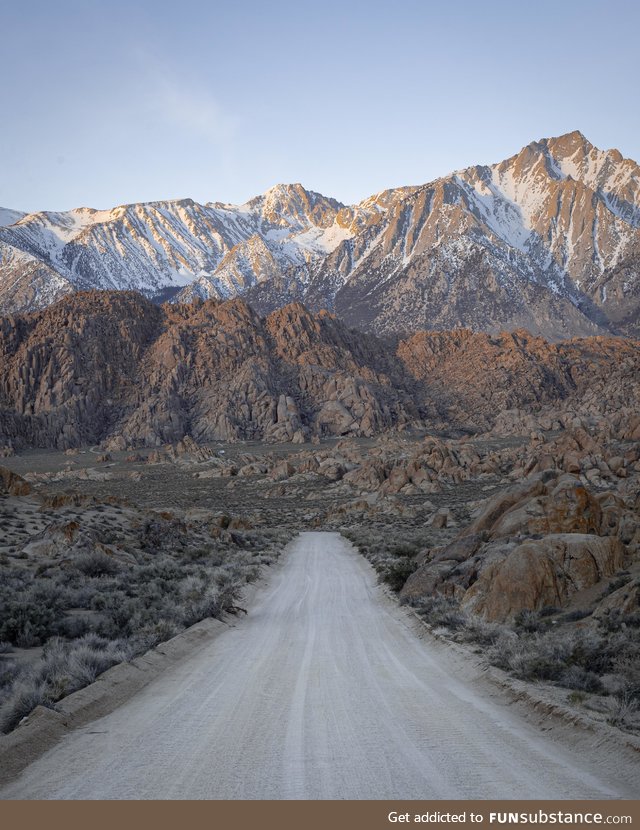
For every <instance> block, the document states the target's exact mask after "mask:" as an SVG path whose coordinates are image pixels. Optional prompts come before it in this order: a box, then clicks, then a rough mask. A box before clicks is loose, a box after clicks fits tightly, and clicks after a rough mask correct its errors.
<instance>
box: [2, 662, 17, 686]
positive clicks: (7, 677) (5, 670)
mask: <svg viewBox="0 0 640 830" xmlns="http://www.w3.org/2000/svg"><path fill="white" fill-rule="evenodd" d="M18 673H19V668H18V664H17V663H16V661H15V660H2V661H0V689H5V688H6V687H7V686H10V685H11V684H12V683H13V682H14V680H15V679H16V677H17V675H18Z"/></svg>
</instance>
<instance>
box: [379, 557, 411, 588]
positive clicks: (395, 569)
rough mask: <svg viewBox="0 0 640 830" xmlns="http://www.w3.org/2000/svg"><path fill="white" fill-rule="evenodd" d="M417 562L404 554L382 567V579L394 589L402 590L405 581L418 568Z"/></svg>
mask: <svg viewBox="0 0 640 830" xmlns="http://www.w3.org/2000/svg"><path fill="white" fill-rule="evenodd" d="M417 567H418V566H417V564H416V563H415V562H414V561H413V560H412V559H409V558H408V557H406V556H404V557H402V558H401V559H398V560H397V561H395V562H391V563H390V564H388V565H383V566H382V567H381V569H380V579H381V580H382V581H383V582H385V583H386V584H387V585H388V586H389V587H390V588H391V590H392V591H396V592H398V591H401V590H402V588H403V586H404V584H405V582H406V581H407V579H409V577H410V576H411V574H412V573H414V571H415V570H416V569H417Z"/></svg>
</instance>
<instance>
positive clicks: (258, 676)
mask: <svg viewBox="0 0 640 830" xmlns="http://www.w3.org/2000/svg"><path fill="white" fill-rule="evenodd" d="M474 675H477V669H474V668H471V667H469V666H467V665H465V664H464V662H463V661H462V660H461V658H460V657H459V656H454V655H450V654H449V653H448V652H447V650H446V649H444V648H438V647H434V646H433V645H430V644H429V643H428V642H427V641H423V640H420V639H419V638H418V636H416V633H415V632H414V630H413V628H412V625H411V624H410V622H409V621H408V617H407V616H406V614H405V613H404V612H403V611H402V610H400V609H398V608H396V607H395V605H394V604H393V603H392V602H391V601H390V600H388V599H387V598H386V597H385V596H384V595H383V594H382V592H381V591H380V589H379V588H378V587H377V586H376V580H375V574H374V573H373V571H372V570H371V568H370V566H369V565H368V564H367V563H366V562H365V560H364V559H363V558H362V557H360V556H359V555H358V554H357V552H355V551H354V550H353V549H352V548H351V547H350V545H349V543H348V542H346V541H345V540H344V539H343V538H342V537H340V536H339V535H338V534H334V533H304V534H302V535H301V536H300V537H299V538H298V540H297V541H296V542H295V543H294V545H293V546H292V549H291V551H290V552H289V553H288V554H287V555H286V558H285V560H284V562H282V563H281V564H280V565H279V566H277V570H276V572H275V573H274V574H273V575H272V577H271V579H270V580H269V582H268V583H267V584H266V585H265V586H264V587H263V588H261V589H260V591H259V592H258V594H257V596H256V598H255V601H254V602H253V604H252V607H251V610H250V613H249V615H248V616H247V617H246V618H242V619H240V620H238V621H234V623H233V627H232V628H230V629H229V630H228V631H225V632H224V633H223V634H221V635H220V636H219V637H218V638H217V639H216V640H215V641H214V642H212V643H211V644H210V645H208V646H207V647H206V648H204V649H203V650H201V651H199V652H198V653H196V654H194V655H193V656H192V657H190V658H189V659H187V660H186V661H185V662H183V663H182V664H181V665H180V666H179V667H177V668H175V669H172V670H170V671H168V672H166V673H165V674H163V675H162V676H161V677H159V678H158V679H157V680H155V681H153V682H152V683H151V684H150V685H149V686H147V687H146V688H145V689H143V691H142V692H140V693H138V694H137V695H136V696H135V697H134V698H132V699H131V700H130V701H129V702H128V703H127V704H125V705H124V706H121V707H120V708H119V709H117V710H116V711H114V712H113V713H112V714H110V715H108V716H106V717H104V718H102V719H100V720H98V721H94V722H93V723H91V724H90V725H89V726H87V727H85V728H83V729H80V730H77V731H76V732H74V733H72V734H70V735H69V736H67V737H66V738H65V739H64V741H63V742H62V743H61V744H59V745H58V746H57V747H55V748H54V749H53V750H51V751H50V752H48V753H47V754H46V755H44V756H43V757H42V758H41V759H40V760H39V761H37V762H36V763H34V764H32V765H31V766H30V767H29V768H28V769H27V770H26V771H25V773H24V774H23V775H22V777H21V778H19V779H17V780H16V781H14V782H13V783H12V784H10V785H9V786H7V787H6V788H5V789H4V790H3V791H2V792H1V793H0V795H1V796H2V797H3V798H90V799H93V798H96V799H100V798H164V799H166V798H189V799H190V798H231V799H245V798H265V799H294V798H310V799H314V798H332V799H340V798H355V799H374V798H377V799H380V798H384V799H387V798H388V799H392V798H393V799H410V798H411V799H434V798H595V797H629V798H632V797H637V795H638V786H637V784H638V766H637V765H636V767H635V772H634V770H633V769H629V766H628V764H626V765H625V763H624V762H623V761H622V759H618V760H616V759H615V758H612V757H610V756H611V754H612V753H611V752H610V750H609V751H607V750H606V749H605V748H604V747H600V748H598V747H596V746H590V747H588V748H587V749H586V750H585V747H584V738H581V739H580V740H581V741H582V744H581V746H580V751H579V752H578V751H576V745H575V744H574V745H573V746H572V745H571V743H570V736H569V738H568V739H567V738H566V736H564V735H562V736H560V737H562V742H558V737H556V738H555V739H554V738H551V737H549V736H548V735H545V734H544V733H542V732H540V731H538V730H537V729H536V728H535V727H533V726H530V725H528V724H527V723H526V722H525V721H523V720H522V718H521V716H520V715H519V714H518V713H517V712H514V711H513V709H512V708H510V707H509V705H508V704H507V702H506V701H505V700H503V699H501V698H500V696H499V695H498V694H497V693H494V694H491V693H490V691H488V689H487V687H485V686H484V685H483V684H482V682H480V681H478V680H477V679H474ZM616 765H617V766H616ZM634 782H635V785H634Z"/></svg>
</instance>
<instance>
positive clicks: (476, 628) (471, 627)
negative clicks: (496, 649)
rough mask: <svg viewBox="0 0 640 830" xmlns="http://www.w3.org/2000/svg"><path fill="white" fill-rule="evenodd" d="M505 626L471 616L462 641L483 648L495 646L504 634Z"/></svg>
mask: <svg viewBox="0 0 640 830" xmlns="http://www.w3.org/2000/svg"><path fill="white" fill-rule="evenodd" d="M504 631H505V629H504V626H502V625H500V624H499V623H491V622H487V621H486V620H483V619H482V618H480V617H476V616H473V615H471V616H469V617H468V618H467V623H466V626H465V628H464V631H463V636H462V639H463V640H465V641H466V642H470V643H478V645H481V646H492V645H495V644H496V643H497V642H498V640H499V639H500V637H502V636H503V634H504Z"/></svg>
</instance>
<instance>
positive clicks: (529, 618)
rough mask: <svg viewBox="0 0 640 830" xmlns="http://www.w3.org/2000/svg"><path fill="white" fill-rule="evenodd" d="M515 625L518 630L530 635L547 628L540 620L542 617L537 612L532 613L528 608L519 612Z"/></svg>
mask: <svg viewBox="0 0 640 830" xmlns="http://www.w3.org/2000/svg"><path fill="white" fill-rule="evenodd" d="M513 624H514V626H515V628H516V630H521V631H526V632H527V633H529V634H534V633H535V632H537V631H542V629H544V628H545V627H546V624H545V623H543V622H542V621H541V619H540V615H539V614H538V613H537V612H536V611H530V610H529V609H528V608H523V609H522V611H518V613H517V614H516V616H515V618H514V621H513Z"/></svg>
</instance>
